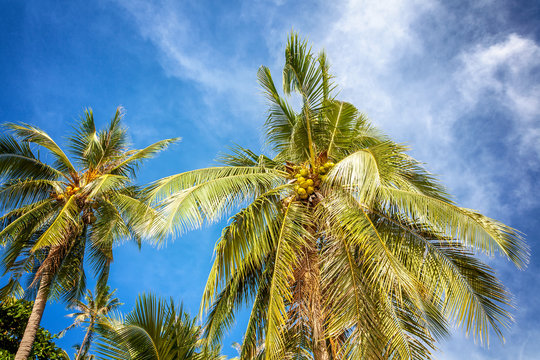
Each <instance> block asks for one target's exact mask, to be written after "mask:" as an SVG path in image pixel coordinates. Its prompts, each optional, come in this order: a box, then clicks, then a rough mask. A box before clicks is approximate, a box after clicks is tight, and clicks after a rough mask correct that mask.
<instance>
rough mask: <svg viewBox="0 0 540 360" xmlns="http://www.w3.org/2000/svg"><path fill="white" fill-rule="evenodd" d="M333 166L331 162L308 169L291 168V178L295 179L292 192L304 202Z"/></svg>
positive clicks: (307, 166) (304, 167) (296, 166)
mask: <svg viewBox="0 0 540 360" xmlns="http://www.w3.org/2000/svg"><path fill="white" fill-rule="evenodd" d="M333 166H334V163H333V162H331V161H328V162H326V163H325V164H321V165H320V166H315V167H313V168H312V167H310V166H309V165H304V166H300V165H295V166H293V171H294V172H293V174H292V175H293V176H294V178H295V179H296V185H295V187H294V191H295V192H296V194H297V196H298V198H300V199H302V200H306V199H307V198H308V197H309V196H310V195H311V194H313V193H314V192H315V189H316V188H318V187H319V185H320V184H321V182H323V181H325V180H326V173H328V171H329V170H330V169H331V168H332V167H333Z"/></svg>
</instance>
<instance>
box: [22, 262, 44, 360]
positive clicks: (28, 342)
mask: <svg viewBox="0 0 540 360" xmlns="http://www.w3.org/2000/svg"><path fill="white" fill-rule="evenodd" d="M51 280H52V273H51V272H50V271H49V270H48V269H47V270H46V271H44V273H43V275H42V276H41V280H40V282H39V290H38V293H37V296H36V300H35V301H34V306H33V307H32V313H31V314H30V318H29V319H28V323H27V324H26V328H25V330H24V335H23V338H22V340H21V343H20V344H19V349H18V350H17V354H16V355H15V360H27V359H28V357H29V356H30V352H31V351H32V345H34V339H35V337H36V332H37V330H38V328H39V323H40V322H41V317H42V316H43V311H44V310H45V305H46V304H47V298H48V297H49V290H50V286H51Z"/></svg>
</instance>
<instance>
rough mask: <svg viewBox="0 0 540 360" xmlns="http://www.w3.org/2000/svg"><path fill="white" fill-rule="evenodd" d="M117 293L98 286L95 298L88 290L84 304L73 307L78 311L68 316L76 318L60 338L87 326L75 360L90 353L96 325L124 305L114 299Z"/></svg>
mask: <svg viewBox="0 0 540 360" xmlns="http://www.w3.org/2000/svg"><path fill="white" fill-rule="evenodd" d="M115 292H116V290H113V291H112V292H110V288H109V286H104V287H103V286H99V284H98V286H96V296H95V297H94V294H93V293H92V291H91V290H87V291H86V295H85V296H84V298H85V301H84V302H83V301H81V300H76V301H75V306H73V307H74V308H75V309H76V310H77V311H76V312H74V313H71V314H69V315H68V316H69V317H72V318H74V321H73V324H71V325H70V326H69V327H67V328H66V329H65V330H63V331H62V332H61V333H60V336H63V335H64V334H65V332H66V331H68V330H70V329H72V328H74V327H76V326H80V325H82V324H87V329H86V334H85V335H84V339H83V341H82V343H81V345H80V346H79V348H78V350H77V355H76V357H75V360H79V359H83V358H84V357H85V356H86V354H87V353H88V349H89V348H90V342H91V341H92V337H93V334H94V331H95V326H96V324H97V323H99V322H100V321H101V320H102V319H103V318H104V317H105V316H107V314H109V313H110V312H111V311H112V310H114V309H116V308H117V307H119V306H121V305H123V304H122V303H121V302H120V301H119V300H118V298H116V297H114V293H115Z"/></svg>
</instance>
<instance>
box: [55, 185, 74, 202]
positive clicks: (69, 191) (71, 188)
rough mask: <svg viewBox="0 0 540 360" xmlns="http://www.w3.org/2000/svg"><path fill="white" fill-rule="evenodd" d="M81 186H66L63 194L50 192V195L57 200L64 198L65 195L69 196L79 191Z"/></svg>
mask: <svg viewBox="0 0 540 360" xmlns="http://www.w3.org/2000/svg"><path fill="white" fill-rule="evenodd" d="M80 189H81V188H79V187H78V186H71V185H68V186H66V191H65V192H64V193H63V194H56V193H53V194H51V197H53V198H55V199H56V200H58V201H61V200H64V199H65V198H67V197H70V196H71V195H73V194H75V193H76V192H77V191H79V190H80Z"/></svg>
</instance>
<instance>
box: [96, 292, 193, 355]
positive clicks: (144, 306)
mask: <svg viewBox="0 0 540 360" xmlns="http://www.w3.org/2000/svg"><path fill="white" fill-rule="evenodd" d="M98 332H99V334H100V337H99V338H98V341H97V347H96V353H97V354H98V356H100V358H102V359H122V360H127V359H134V360H135V359H137V360H138V359H148V360H153V359H156V360H157V359H185V360H189V359H198V357H197V356H198V355H199V350H198V348H199V344H200V342H199V334H200V329H199V327H198V326H196V325H195V320H194V319H192V318H190V317H189V315H188V314H187V313H186V312H185V311H184V309H183V306H177V305H175V303H174V302H173V301H172V300H169V301H166V300H164V299H160V298H157V297H156V296H154V295H145V294H143V295H140V296H139V297H138V298H137V301H136V303H135V308H134V310H133V311H132V312H131V313H129V314H127V315H126V316H125V317H121V316H117V317H114V318H111V319H109V320H107V321H105V322H103V323H101V324H100V325H99V326H98Z"/></svg>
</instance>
